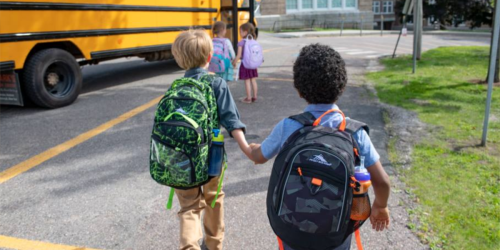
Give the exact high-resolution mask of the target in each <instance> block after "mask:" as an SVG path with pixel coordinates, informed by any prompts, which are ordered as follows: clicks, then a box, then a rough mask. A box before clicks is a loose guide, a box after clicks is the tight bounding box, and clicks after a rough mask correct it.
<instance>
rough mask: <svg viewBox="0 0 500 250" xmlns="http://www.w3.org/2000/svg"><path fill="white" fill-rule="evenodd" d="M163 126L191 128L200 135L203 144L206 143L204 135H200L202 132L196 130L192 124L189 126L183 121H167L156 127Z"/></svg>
mask: <svg viewBox="0 0 500 250" xmlns="http://www.w3.org/2000/svg"><path fill="white" fill-rule="evenodd" d="M162 124H165V125H175V126H181V127H185V128H189V129H191V130H194V131H195V132H196V133H197V134H198V135H200V137H201V141H202V143H203V142H204V141H205V140H204V139H205V138H204V137H205V136H204V135H203V133H201V134H200V132H199V131H198V130H197V129H195V128H194V127H193V126H192V125H191V124H188V123H186V122H182V121H165V122H159V123H157V124H156V125H155V126H160V125H162ZM200 128H201V127H200Z"/></svg>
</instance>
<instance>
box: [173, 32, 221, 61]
mask: <svg viewBox="0 0 500 250" xmlns="http://www.w3.org/2000/svg"><path fill="white" fill-rule="evenodd" d="M212 47H213V45H212V39H211V38H210V36H209V35H208V34H207V32H205V30H188V31H184V32H182V33H180V34H179V35H178V36H177V38H176V39H175V42H174V44H173V45H172V54H173V55H174V58H175V61H176V62H177V64H179V66H180V67H181V68H183V69H185V70H188V69H192V68H197V67H203V66H205V65H206V64H207V63H208V58H209V57H210V55H211V54H212V51H213V49H212Z"/></svg>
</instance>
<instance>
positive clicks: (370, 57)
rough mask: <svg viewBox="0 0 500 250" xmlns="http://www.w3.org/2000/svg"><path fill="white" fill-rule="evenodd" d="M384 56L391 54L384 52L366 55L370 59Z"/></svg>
mask: <svg viewBox="0 0 500 250" xmlns="http://www.w3.org/2000/svg"><path fill="white" fill-rule="evenodd" d="M382 56H390V54H383V55H380V54H378V55H370V56H365V58H369V59H372V58H379V57H382Z"/></svg>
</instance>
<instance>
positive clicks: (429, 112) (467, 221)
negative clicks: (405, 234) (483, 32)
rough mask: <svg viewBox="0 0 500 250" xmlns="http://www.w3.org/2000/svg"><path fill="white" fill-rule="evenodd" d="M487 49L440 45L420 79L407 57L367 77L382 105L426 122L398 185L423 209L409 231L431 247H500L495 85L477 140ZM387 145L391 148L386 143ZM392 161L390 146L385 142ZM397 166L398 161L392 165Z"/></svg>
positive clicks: (499, 112) (499, 123)
mask: <svg viewBox="0 0 500 250" xmlns="http://www.w3.org/2000/svg"><path fill="white" fill-rule="evenodd" d="M488 53H489V49H488V48H487V47H453V48H439V49H435V50H431V51H428V52H426V53H424V54H423V55H422V60H421V61H420V62H419V63H418V69H417V74H416V75H413V74H411V69H412V61H411V57H402V58H397V59H385V60H382V63H383V64H384V65H385V67H386V68H385V70H384V71H382V72H375V73H370V74H369V75H368V78H369V79H370V80H371V81H373V82H374V83H375V84H376V89H377V92H378V96H379V98H380V100H381V101H383V102H386V103H389V104H392V105H396V106H400V107H403V108H405V109H408V110H412V111H415V112H417V113H418V115H419V119H420V120H422V121H423V122H425V123H427V124H430V125H431V128H432V129H429V131H427V132H428V134H429V136H428V138H426V139H424V140H423V141H422V142H420V143H419V144H418V145H416V146H415V148H414V152H413V155H412V158H413V162H412V167H411V168H410V169H406V170H405V169H400V171H401V172H402V174H403V175H404V177H403V181H404V182H406V184H407V185H408V186H409V187H410V188H411V189H412V190H411V192H412V194H414V195H415V196H416V197H417V199H416V200H418V202H419V204H420V206H419V208H418V209H416V210H412V211H410V212H411V214H412V216H417V217H418V219H419V221H420V223H418V225H415V224H412V225H409V226H410V227H412V228H414V230H415V231H417V232H418V235H419V236H420V237H421V239H422V240H423V241H425V242H427V243H429V244H430V246H431V247H432V248H434V249H437V248H444V249H500V193H499V191H500V88H498V87H495V88H494V93H493V104H492V113H491V115H492V116H493V119H491V121H490V130H489V134H488V147H486V148H483V147H479V146H477V145H478V144H479V143H480V140H481V134H482V127H483V119H484V110H485V103H486V93H487V87H486V86H485V85H479V84H475V83H473V82H475V80H484V78H485V76H486V73H487V67H488V60H489V58H488ZM391 145H392V146H391ZM389 150H390V151H391V152H390V157H391V158H392V160H394V159H395V158H397V156H395V150H394V143H391V144H390V145H389ZM394 162H396V161H394Z"/></svg>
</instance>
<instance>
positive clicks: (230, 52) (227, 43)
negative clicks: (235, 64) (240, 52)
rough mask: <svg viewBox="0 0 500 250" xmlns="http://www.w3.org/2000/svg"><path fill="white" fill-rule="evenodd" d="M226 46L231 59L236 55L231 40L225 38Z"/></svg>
mask: <svg viewBox="0 0 500 250" xmlns="http://www.w3.org/2000/svg"><path fill="white" fill-rule="evenodd" d="M226 47H227V48H229V57H230V58H231V60H233V59H234V58H235V57H236V55H235V53H234V49H233V45H232V44H231V40H229V39H226Z"/></svg>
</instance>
